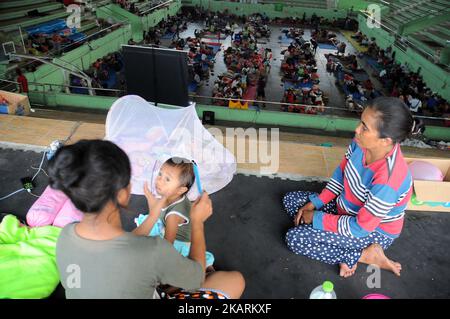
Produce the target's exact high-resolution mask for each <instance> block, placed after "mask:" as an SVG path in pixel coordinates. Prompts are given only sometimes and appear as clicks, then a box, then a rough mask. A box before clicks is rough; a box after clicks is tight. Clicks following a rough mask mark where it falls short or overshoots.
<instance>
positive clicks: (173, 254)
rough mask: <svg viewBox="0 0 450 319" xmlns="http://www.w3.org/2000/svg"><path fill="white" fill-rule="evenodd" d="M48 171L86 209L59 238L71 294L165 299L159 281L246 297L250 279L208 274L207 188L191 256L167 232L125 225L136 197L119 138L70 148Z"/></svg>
mask: <svg viewBox="0 0 450 319" xmlns="http://www.w3.org/2000/svg"><path fill="white" fill-rule="evenodd" d="M48 172H49V183H50V186H51V187H53V188H55V189H58V190H61V191H62V192H64V193H65V194H66V195H67V196H68V197H69V198H70V200H71V201H72V202H73V203H74V205H75V206H76V207H77V208H78V209H79V210H81V211H83V212H84V218H83V220H82V221H81V222H79V223H71V224H68V225H67V226H65V227H64V228H63V230H62V231H61V234H60V236H59V238H58V242H57V244H56V259H57V266H58V270H59V275H60V278H61V283H62V285H63V287H64V288H65V290H66V297H67V298H68V299H75V298H77V299H78V298H86V299H87V298H157V297H158V296H157V295H156V294H155V289H156V287H157V286H158V285H159V284H168V285H171V286H175V287H181V288H183V289H185V290H182V291H181V292H180V294H179V296H180V297H186V296H193V295H192V293H195V292H197V294H198V296H199V298H205V295H206V296H208V297H209V298H211V297H212V298H227V297H229V298H239V297H240V296H241V294H242V292H243V290H244V286H245V282H244V279H243V277H242V275H241V274H240V273H239V272H235V271H233V272H224V271H216V272H213V273H211V274H209V275H207V276H205V253H206V251H205V247H206V245H205V237H204V230H203V229H204V222H205V221H206V220H207V219H208V217H209V216H211V214H212V205H211V200H210V199H209V197H208V194H207V193H203V194H202V196H201V198H199V199H198V200H197V201H196V202H195V203H194V204H193V206H192V209H191V211H190V222H191V225H192V226H191V227H192V234H191V241H192V243H191V249H190V254H189V257H188V258H186V257H183V256H181V255H180V254H179V253H178V252H177V251H176V250H175V248H174V247H173V245H171V244H170V243H169V242H168V241H166V240H164V239H163V238H160V237H147V236H138V235H136V234H134V233H130V232H126V231H125V230H124V229H123V228H122V222H121V218H120V209H121V208H125V207H127V205H128V203H129V201H130V196H131V185H130V179H131V164H130V160H129V159H128V156H127V155H126V153H125V152H124V151H123V150H122V149H120V148H119V147H118V146H117V145H115V144H114V143H112V142H109V141H103V140H82V141H79V142H77V143H75V144H72V145H68V146H63V147H61V148H60V149H58V151H57V152H56V153H55V155H54V157H53V158H52V159H51V160H50V161H49V168H48ZM150 211H151V212H155V211H156V212H157V210H155V209H151V210H150ZM153 218H154V217H153ZM155 219H156V218H155ZM135 232H139V228H138V229H136V230H135ZM204 291H206V292H204ZM197 294H196V295H197ZM173 297H175V298H176V296H173Z"/></svg>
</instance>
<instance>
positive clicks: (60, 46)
mask: <svg viewBox="0 0 450 319" xmlns="http://www.w3.org/2000/svg"><path fill="white" fill-rule="evenodd" d="M96 24H97V27H99V28H101V29H102V30H104V32H99V33H98V34H95V35H94V36H92V37H90V38H89V39H86V40H89V41H91V40H95V39H98V38H99V37H103V36H105V34H106V33H109V32H112V31H114V30H116V29H117V28H119V27H120V26H121V24H115V25H112V24H111V23H109V22H108V21H106V20H105V19H101V18H99V19H96ZM110 26H113V27H112V28H109V27H110ZM73 32H74V30H73V29H69V28H66V29H63V30H56V31H54V32H52V33H42V32H39V33H33V34H28V38H27V39H26V40H25V49H26V51H27V53H28V54H31V55H49V54H52V55H61V54H62V53H63V52H66V51H68V50H73V49H75V48H77V47H79V46H81V45H83V44H84V42H85V40H84V39H83V37H82V36H83V35H82V34H80V35H79V36H78V37H75V38H74V37H73V36H72V35H73Z"/></svg>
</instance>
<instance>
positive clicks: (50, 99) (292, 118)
mask: <svg viewBox="0 0 450 319" xmlns="http://www.w3.org/2000/svg"><path fill="white" fill-rule="evenodd" d="M29 96H30V99H32V100H33V101H35V102H36V103H41V104H46V105H48V106H52V107H64V106H71V107H75V106H76V107H80V108H88V109H97V110H109V108H110V107H111V105H112V104H113V103H114V101H115V100H116V99H117V98H114V97H103V96H87V95H79V94H63V93H59V92H49V93H47V94H43V93H38V92H30V94H29ZM160 106H162V107H167V108H173V106H170V105H160ZM196 109H197V114H198V116H199V117H200V118H201V117H202V114H203V111H213V112H214V113H215V118H216V120H221V121H232V122H243V123H254V124H255V125H269V126H288V127H296V128H307V129H318V130H323V131H327V132H338V131H340V132H353V131H354V129H355V127H356V126H357V124H358V122H359V120H358V119H353V118H345V117H338V116H329V115H325V116H316V115H306V114H297V113H287V112H274V111H262V112H256V111H254V110H236V109H229V108H227V107H220V106H212V105H202V104H197V105H196ZM425 135H426V137H428V138H431V139H435V140H443V141H450V128H448V127H447V128H446V127H437V126H427V129H426V131H425Z"/></svg>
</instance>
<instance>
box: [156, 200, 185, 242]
mask: <svg viewBox="0 0 450 319" xmlns="http://www.w3.org/2000/svg"><path fill="white" fill-rule="evenodd" d="M190 213H191V202H190V201H189V199H188V198H187V197H186V196H183V197H182V198H181V199H179V200H178V201H176V202H174V203H172V204H170V205H169V206H167V207H166V208H163V209H162V210H161V215H160V218H161V220H162V222H163V224H164V227H166V226H167V225H166V218H167V216H168V215H171V214H176V215H178V216H180V217H182V218H184V220H185V221H184V222H183V224H180V225H178V231H177V236H176V237H175V239H176V240H179V241H184V242H190V241H191V217H190Z"/></svg>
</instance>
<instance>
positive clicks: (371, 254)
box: [359, 244, 402, 276]
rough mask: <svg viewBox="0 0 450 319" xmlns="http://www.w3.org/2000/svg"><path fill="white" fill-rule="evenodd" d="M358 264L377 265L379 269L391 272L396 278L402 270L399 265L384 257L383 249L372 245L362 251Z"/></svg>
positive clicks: (377, 245)
mask: <svg viewBox="0 0 450 319" xmlns="http://www.w3.org/2000/svg"><path fill="white" fill-rule="evenodd" d="M359 262H361V263H364V264H368V265H377V266H378V267H380V268H381V269H386V270H390V271H392V272H393V273H394V274H396V275H397V276H400V271H401V270H402V265H401V264H400V263H398V262H395V261H393V260H390V259H389V258H387V257H386V255H385V254H384V251H383V248H382V247H381V246H380V245H379V244H372V245H370V246H369V247H367V248H366V249H364V250H363V253H362V255H361V258H360V259H359Z"/></svg>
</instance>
